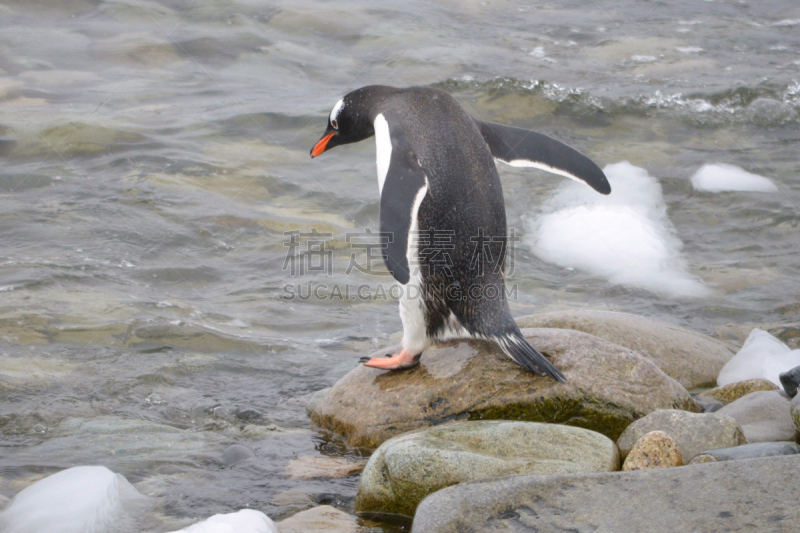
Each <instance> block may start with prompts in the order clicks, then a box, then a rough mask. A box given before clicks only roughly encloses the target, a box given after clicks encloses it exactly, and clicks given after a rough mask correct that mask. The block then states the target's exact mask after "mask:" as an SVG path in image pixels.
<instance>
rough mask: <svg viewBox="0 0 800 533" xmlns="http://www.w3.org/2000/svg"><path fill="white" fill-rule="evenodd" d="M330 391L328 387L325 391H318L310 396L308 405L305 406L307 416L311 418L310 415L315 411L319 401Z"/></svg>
mask: <svg viewBox="0 0 800 533" xmlns="http://www.w3.org/2000/svg"><path fill="white" fill-rule="evenodd" d="M330 390H331V388H330V387H328V388H327V389H322V390H318V391H317V392H315V393H314V394H312V395H311V398H309V400H308V403H307V404H306V412H307V413H308V415H309V416H311V413H313V412H314V411H315V410H316V408H317V405H318V404H319V402H320V400H322V399H323V398H324V397H325V396H326V395H327V394H328V392H330Z"/></svg>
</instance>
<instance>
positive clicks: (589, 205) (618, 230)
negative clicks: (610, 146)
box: [527, 161, 710, 298]
mask: <svg viewBox="0 0 800 533" xmlns="http://www.w3.org/2000/svg"><path fill="white" fill-rule="evenodd" d="M604 172H605V174H606V177H607V178H608V181H609V182H610V184H611V194H610V195H609V196H602V195H599V194H597V193H596V192H595V191H593V190H592V189H590V188H589V187H587V186H586V185H583V184H580V183H576V182H565V183H564V185H563V186H562V188H561V189H560V191H559V192H558V193H556V194H555V196H553V197H552V198H550V199H549V200H548V201H547V203H546V204H545V214H543V215H542V216H541V217H540V218H539V219H538V220H535V221H533V223H532V228H531V230H532V231H531V232H530V234H529V235H530V237H529V238H528V241H527V242H528V244H529V245H531V247H532V248H533V250H534V252H535V253H536V255H537V256H539V257H540V258H541V259H543V260H544V261H548V262H550V263H555V264H557V265H560V266H563V267H565V268H577V269H581V270H584V271H587V272H590V273H592V274H595V275H598V276H602V277H604V278H606V279H608V280H609V281H610V282H611V283H613V284H615V285H626V286H631V287H639V288H643V289H646V290H649V291H651V292H654V293H657V294H660V295H665V296H674V297H683V298H696V297H703V296H707V295H708V294H710V291H709V290H708V289H707V288H706V287H705V286H704V285H703V284H702V282H701V281H700V280H699V279H698V278H696V277H695V276H692V275H691V274H689V272H688V270H687V264H686V261H685V260H684V259H683V258H682V257H681V254H680V250H681V248H682V246H683V243H682V242H681V241H680V239H678V238H677V237H676V236H675V229H674V227H673V226H672V223H671V222H670V221H669V219H668V218H667V209H666V205H665V204H664V198H663V195H662V193H661V186H660V185H659V183H658V181H656V179H655V178H653V177H651V176H649V175H648V174H647V171H646V170H644V169H642V168H638V167H635V166H633V165H631V164H630V163H628V162H627V161H625V162H622V163H617V164H614V165H608V166H607V167H606V168H605V169H604Z"/></svg>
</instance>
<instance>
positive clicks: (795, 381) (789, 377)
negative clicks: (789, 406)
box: [778, 366, 800, 398]
mask: <svg viewBox="0 0 800 533" xmlns="http://www.w3.org/2000/svg"><path fill="white" fill-rule="evenodd" d="M778 377H779V378H780V380H781V385H783V390H784V391H786V394H787V395H788V396H789V398H794V397H795V396H796V395H797V387H798V385H800V366H796V367H794V368H793V369H791V370H788V371H786V372H784V373H782V374H781V375H779V376H778Z"/></svg>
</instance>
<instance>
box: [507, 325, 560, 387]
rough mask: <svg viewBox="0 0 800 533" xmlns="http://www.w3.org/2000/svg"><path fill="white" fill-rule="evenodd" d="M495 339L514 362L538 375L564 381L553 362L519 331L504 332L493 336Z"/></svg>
mask: <svg viewBox="0 0 800 533" xmlns="http://www.w3.org/2000/svg"><path fill="white" fill-rule="evenodd" d="M495 341H496V342H497V344H498V345H499V346H500V349H501V350H503V353H505V354H506V355H507V356H509V357H510V358H511V359H512V360H513V361H514V362H515V363H517V364H518V365H520V366H523V367H525V368H526V369H528V370H530V371H531V372H535V373H537V374H539V375H540V376H550V377H551V378H553V379H554V380H556V381H558V382H560V383H566V382H567V378H565V377H564V374H562V373H561V371H560V370H559V369H557V368H556V367H555V366H553V363H551V362H550V361H548V360H547V358H546V357H545V356H543V355H542V354H541V352H539V350H537V349H536V348H534V347H533V346H532V345H531V343H529V342H528V340H527V339H526V338H525V337H523V336H522V333H521V332H520V331H513V332H509V333H504V334H503V335H499V336H497V337H495Z"/></svg>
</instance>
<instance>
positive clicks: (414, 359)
mask: <svg viewBox="0 0 800 533" xmlns="http://www.w3.org/2000/svg"><path fill="white" fill-rule="evenodd" d="M421 355H422V354H421V353H418V354H417V355H414V354H412V353H411V352H409V351H406V350H402V351H401V352H400V353H399V354H396V355H391V354H386V357H372V358H369V357H362V358H361V362H362V363H364V366H368V367H372V368H380V369H382V370H406V369H409V368H414V367H415V366H417V365H418V364H419V358H420V356H421Z"/></svg>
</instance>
